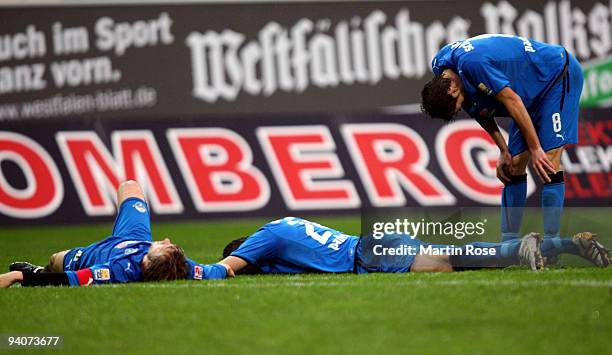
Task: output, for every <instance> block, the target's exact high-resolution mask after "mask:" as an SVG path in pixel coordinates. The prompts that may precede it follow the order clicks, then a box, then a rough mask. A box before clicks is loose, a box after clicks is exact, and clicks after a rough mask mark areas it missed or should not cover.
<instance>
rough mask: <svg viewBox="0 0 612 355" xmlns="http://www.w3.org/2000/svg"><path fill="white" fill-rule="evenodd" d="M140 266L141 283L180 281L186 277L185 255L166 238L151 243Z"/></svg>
mask: <svg viewBox="0 0 612 355" xmlns="http://www.w3.org/2000/svg"><path fill="white" fill-rule="evenodd" d="M142 264H143V265H142V281H165V280H180V279H185V278H186V277H187V264H186V260H185V253H184V252H183V249H181V248H179V247H178V246H177V245H176V244H172V243H171V242H170V239H168V238H166V239H164V240H161V241H157V242H153V244H151V247H150V248H149V252H148V253H147V255H145V257H144V259H143V262H142Z"/></svg>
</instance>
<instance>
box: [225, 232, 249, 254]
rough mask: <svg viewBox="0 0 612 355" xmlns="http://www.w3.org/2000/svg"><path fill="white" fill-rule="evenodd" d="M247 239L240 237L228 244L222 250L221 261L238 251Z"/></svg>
mask: <svg viewBox="0 0 612 355" xmlns="http://www.w3.org/2000/svg"><path fill="white" fill-rule="evenodd" d="M247 238H248V237H242V238H238V239H234V240H232V241H231V242H229V244H228V245H226V246H225V248H224V249H223V259H225V258H227V257H228V256H230V254H231V253H233V252H234V250H236V249H238V248H239V247H240V246H241V245H242V243H244V241H245V240H246V239H247Z"/></svg>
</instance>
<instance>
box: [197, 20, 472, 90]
mask: <svg viewBox="0 0 612 355" xmlns="http://www.w3.org/2000/svg"><path fill="white" fill-rule="evenodd" d="M468 28H469V21H467V20H465V19H463V18H461V17H453V18H452V19H451V20H450V22H449V23H448V25H447V26H446V27H444V25H443V24H442V23H441V22H440V21H435V22H434V23H432V24H431V25H429V26H427V27H426V26H424V25H423V24H421V23H420V22H417V21H413V20H411V18H410V12H409V10H407V9H402V10H400V11H399V12H398V13H397V14H396V15H395V18H392V19H389V18H388V16H387V15H386V14H385V13H384V12H383V11H381V10H374V11H372V12H371V13H370V14H369V15H368V16H365V17H364V18H361V17H359V16H355V17H353V18H352V19H351V20H350V21H347V20H341V21H338V22H337V23H335V24H334V25H332V23H331V21H330V20H327V19H322V20H311V19H309V18H302V19H300V20H299V21H297V22H296V23H295V24H294V25H293V26H291V27H288V28H285V27H283V26H281V25H280V24H278V23H276V22H268V23H267V24H266V25H265V26H264V27H263V28H262V29H261V30H260V31H259V33H258V35H257V39H254V40H252V41H249V42H246V43H245V39H246V36H245V35H244V34H242V33H238V32H236V31H234V30H231V29H225V30H222V31H220V32H215V31H212V30H209V31H206V32H204V33H200V32H196V31H194V32H191V33H190V34H189V35H188V36H187V38H186V41H185V43H186V45H187V46H188V47H189V49H190V51H191V64H192V79H193V92H192V94H193V96H194V97H196V98H198V99H201V100H203V101H206V102H216V101H217V100H220V99H223V100H226V101H233V100H235V99H236V97H237V96H238V94H239V93H240V91H241V90H244V91H245V92H247V93H249V94H251V95H264V96H270V95H273V94H274V93H275V92H277V91H279V90H280V91H284V92H295V93H301V92H303V91H304V90H306V89H307V88H308V87H309V86H311V85H312V86H315V87H318V88H331V87H336V86H338V85H340V84H343V85H351V84H354V83H361V84H370V85H375V84H377V83H379V82H380V81H381V80H383V79H384V78H390V79H398V78H400V77H404V78H415V79H419V78H422V77H423V76H424V75H425V74H426V73H427V72H428V71H429V70H430V66H429V63H430V61H431V59H432V58H433V56H434V54H435V53H436V52H437V51H438V49H439V48H440V46H441V45H442V44H444V43H445V42H454V41H457V40H460V39H464V38H466V37H467V31H468Z"/></svg>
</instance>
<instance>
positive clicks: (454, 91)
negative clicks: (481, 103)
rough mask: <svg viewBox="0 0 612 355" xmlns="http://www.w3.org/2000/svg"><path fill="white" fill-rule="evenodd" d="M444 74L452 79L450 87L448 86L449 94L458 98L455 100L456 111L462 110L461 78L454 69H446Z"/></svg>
mask: <svg viewBox="0 0 612 355" xmlns="http://www.w3.org/2000/svg"><path fill="white" fill-rule="evenodd" d="M442 76H443V77H445V78H448V79H450V80H451V84H450V87H449V88H448V94H449V95H450V96H452V97H453V98H455V99H456V101H455V113H458V112H459V111H461V105H463V100H464V97H463V85H462V83H461V79H460V78H459V76H458V75H457V74H455V72H454V71H452V70H450V69H446V70H445V71H444V72H443V73H442Z"/></svg>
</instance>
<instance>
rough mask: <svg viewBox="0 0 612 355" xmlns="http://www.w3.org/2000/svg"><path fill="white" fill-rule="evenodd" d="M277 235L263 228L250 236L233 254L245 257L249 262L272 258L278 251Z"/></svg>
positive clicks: (254, 262) (253, 262)
mask: <svg viewBox="0 0 612 355" xmlns="http://www.w3.org/2000/svg"><path fill="white" fill-rule="evenodd" d="M275 241H276V236H275V235H274V233H272V232H270V231H269V230H267V229H266V228H262V229H260V230H258V231H257V232H255V233H253V234H252V235H251V236H249V237H248V238H247V239H246V240H245V241H244V243H242V245H240V247H238V249H236V250H235V251H234V252H233V253H232V254H231V255H232V256H237V257H239V258H241V259H244V260H245V261H246V262H248V263H249V264H256V263H257V261H260V260H265V259H270V258H272V257H273V256H274V254H275V251H276V243H275Z"/></svg>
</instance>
